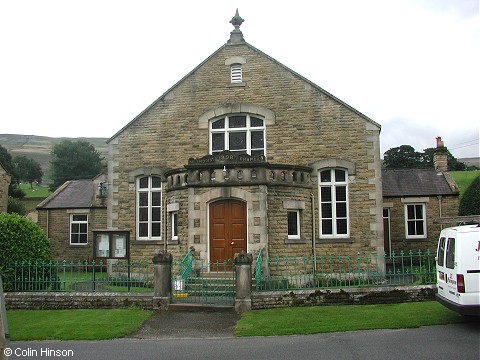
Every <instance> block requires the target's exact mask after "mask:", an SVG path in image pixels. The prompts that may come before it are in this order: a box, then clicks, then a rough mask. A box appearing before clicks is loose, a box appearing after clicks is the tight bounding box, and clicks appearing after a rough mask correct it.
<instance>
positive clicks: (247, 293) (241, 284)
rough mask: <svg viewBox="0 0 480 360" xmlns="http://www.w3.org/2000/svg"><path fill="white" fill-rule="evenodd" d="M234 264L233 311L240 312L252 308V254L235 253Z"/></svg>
mask: <svg viewBox="0 0 480 360" xmlns="http://www.w3.org/2000/svg"><path fill="white" fill-rule="evenodd" d="M233 263H234V264H235V311H236V312H237V313H241V312H244V311H248V310H251V309H252V263H253V255H252V254H249V253H245V252H243V251H242V252H241V253H240V254H237V255H236V256H235V258H234V260H233Z"/></svg>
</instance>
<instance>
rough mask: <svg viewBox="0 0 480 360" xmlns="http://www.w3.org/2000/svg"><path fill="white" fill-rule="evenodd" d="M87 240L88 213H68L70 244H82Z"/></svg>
mask: <svg viewBox="0 0 480 360" xmlns="http://www.w3.org/2000/svg"><path fill="white" fill-rule="evenodd" d="M87 242H88V215H87V214H72V215H70V244H71V245H82V244H86V243H87Z"/></svg>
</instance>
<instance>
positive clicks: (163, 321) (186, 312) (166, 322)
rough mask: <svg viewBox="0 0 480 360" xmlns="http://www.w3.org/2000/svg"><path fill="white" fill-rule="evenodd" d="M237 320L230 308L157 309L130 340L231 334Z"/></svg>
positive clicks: (211, 336)
mask: <svg viewBox="0 0 480 360" xmlns="http://www.w3.org/2000/svg"><path fill="white" fill-rule="evenodd" d="M239 319H240V315H239V314H236V313H235V312H234V311H233V309H232V308H227V309H223V308H222V309H215V308H213V309H212V308H202V307H199V308H172V307H170V308H169V310H162V311H157V312H156V313H155V314H153V315H152V316H151V317H150V318H149V319H148V320H146V321H145V322H144V323H143V324H142V325H141V327H140V329H139V330H138V331H136V332H134V333H132V334H130V335H129V336H127V338H132V339H184V338H191V339H201V338H224V337H233V330H234V326H235V324H236V323H237V321H238V320H239Z"/></svg>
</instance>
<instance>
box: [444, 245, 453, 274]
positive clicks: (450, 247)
mask: <svg viewBox="0 0 480 360" xmlns="http://www.w3.org/2000/svg"><path fill="white" fill-rule="evenodd" d="M445 262H446V264H445V266H446V267H447V268H449V269H453V268H454V267H455V239H454V238H448V243H447V256H446V260H445Z"/></svg>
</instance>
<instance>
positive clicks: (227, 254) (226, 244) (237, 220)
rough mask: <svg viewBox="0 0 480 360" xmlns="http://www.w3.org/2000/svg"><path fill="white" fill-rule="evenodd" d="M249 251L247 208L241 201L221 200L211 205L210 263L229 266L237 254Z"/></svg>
mask: <svg viewBox="0 0 480 360" xmlns="http://www.w3.org/2000/svg"><path fill="white" fill-rule="evenodd" d="M242 251H245V252H246V251H247V207H246V203H244V202H242V201H239V200H232V199H226V200H220V201H215V202H213V203H211V204H210V262H211V263H212V264H216V263H217V261H218V263H219V264H223V263H224V262H225V261H226V262H227V264H228V267H227V268H231V265H232V263H233V258H234V256H235V254H237V253H240V252H242Z"/></svg>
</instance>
